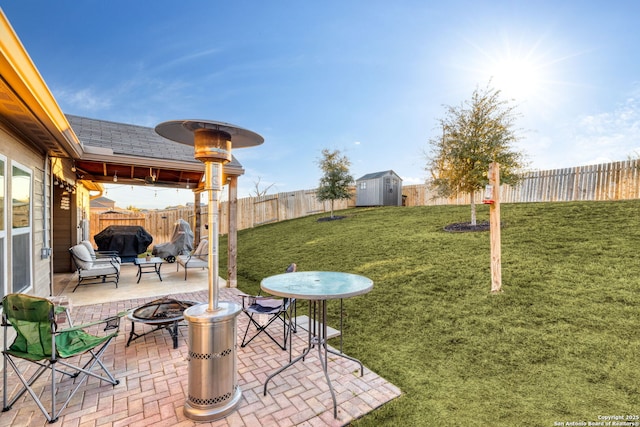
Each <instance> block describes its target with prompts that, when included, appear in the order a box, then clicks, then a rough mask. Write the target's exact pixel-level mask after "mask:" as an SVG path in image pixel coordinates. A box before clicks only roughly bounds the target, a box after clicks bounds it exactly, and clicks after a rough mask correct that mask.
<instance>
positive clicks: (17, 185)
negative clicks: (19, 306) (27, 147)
mask: <svg viewBox="0 0 640 427" xmlns="http://www.w3.org/2000/svg"><path fill="white" fill-rule="evenodd" d="M32 187H33V177H32V174H31V171H30V170H29V169H27V168H26V167H24V166H21V165H19V164H17V163H13V164H12V168H11V252H12V254H13V256H12V257H11V260H12V261H11V267H12V268H11V271H12V280H11V282H12V284H13V285H12V290H11V292H24V290H25V289H27V288H29V287H31V262H32V260H31V241H32V227H31V222H32V219H31V211H32V207H31V204H32V197H31V189H32Z"/></svg>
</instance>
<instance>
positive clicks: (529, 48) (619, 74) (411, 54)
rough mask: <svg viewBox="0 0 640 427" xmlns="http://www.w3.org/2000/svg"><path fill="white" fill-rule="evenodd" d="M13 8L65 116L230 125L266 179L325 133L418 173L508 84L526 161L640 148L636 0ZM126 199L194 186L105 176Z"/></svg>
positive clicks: (324, 139) (349, 150)
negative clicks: (470, 106) (447, 133)
mask: <svg viewBox="0 0 640 427" xmlns="http://www.w3.org/2000/svg"><path fill="white" fill-rule="evenodd" d="M2 3H4V4H2V9H3V11H4V13H5V15H6V16H7V17H8V19H9V21H10V22H11V24H12V26H13V27H14V30H15V31H16V33H17V34H18V36H19V37H20V39H21V40H22V42H23V44H24V45H25V48H26V49H27V51H28V52H29V54H30V55H31V58H32V60H33V61H34V63H35V64H36V66H37V67H38V69H39V70H40V73H41V74H42V76H43V78H44V80H45V81H46V82H47V84H48V86H49V88H50V90H51V92H52V93H53V95H54V96H55V98H56V99H57V100H58V103H59V105H60V107H61V109H62V111H64V112H65V113H69V114H75V115H80V116H86V117H91V118H96V119H102V120H112V121H117V122H123V123H131V124H136V125H142V126H149V127H155V125H157V124H158V123H160V122H163V121H166V120H176V119H187V118H189V119H196V118H197V119H209V120H218V121H225V122H230V123H234V124H236V125H239V126H241V127H244V128H247V129H250V130H252V131H254V132H257V133H259V134H260V135H262V136H263V137H264V138H265V143H264V144H263V145H262V146H260V147H253V148H247V149H240V150H236V151H234V155H235V156H236V157H237V158H238V160H239V161H240V162H241V163H242V164H243V166H244V167H245V170H246V174H245V175H244V176H243V177H241V178H240V191H239V195H240V197H244V196H248V195H249V194H251V192H252V191H253V190H254V188H255V185H256V183H258V182H259V186H260V188H261V189H264V188H266V187H267V186H270V189H269V193H277V192H285V191H292V190H301V189H312V188H315V187H316V186H317V183H318V180H319V178H320V175H321V172H320V169H319V168H318V166H317V161H318V159H319V158H320V152H321V150H322V149H323V148H329V149H338V150H341V151H342V152H343V153H344V154H345V155H346V156H347V157H348V158H349V159H350V161H351V163H352V165H351V173H352V175H353V176H354V178H358V177H360V176H362V175H364V174H366V173H371V172H377V171H383V170H388V169H393V170H394V171H395V172H396V173H398V174H399V175H400V176H401V177H402V178H403V183H404V184H405V185H406V184H416V183H423V182H424V181H425V179H426V177H427V172H426V171H425V170H424V164H425V157H424V153H425V152H428V151H429V149H430V147H429V144H428V140H429V138H431V137H433V136H435V135H438V134H439V132H440V130H439V129H438V119H439V118H441V117H443V114H444V111H445V110H444V106H445V105H459V104H461V103H462V102H463V101H465V100H467V99H469V98H470V96H471V94H472V92H473V90H474V89H475V88H476V87H478V86H480V87H484V86H486V84H487V83H488V82H489V79H492V86H494V87H496V88H497V89H501V90H502V91H503V94H504V96H505V98H507V97H508V98H511V97H513V98H514V99H515V101H516V104H518V111H519V112H520V113H521V114H522V118H521V119H520V121H519V123H518V127H519V128H522V129H523V130H524V132H523V133H522V139H521V141H520V142H519V144H518V145H517V149H519V150H521V151H523V152H524V153H525V155H526V156H527V159H528V161H529V168H530V169H554V168H563V167H571V166H579V165H586V164H593V163H603V162H608V161H617V160H626V159H627V158H628V157H629V156H638V155H639V154H640V101H639V96H640V75H639V73H640V71H639V70H640V66H639V65H638V58H639V57H640V56H639V55H638V49H639V48H638V46H640V30H638V29H637V28H638V27H637V19H638V17H639V16H640V2H637V1H619V0H612V1H608V2H605V1H594V0H591V1H589V0H576V1H562V0H554V1H545V0H540V1H535V2H532V1H478V0H474V1H457V0H452V1H446V2H435V1H433V2H432V1H426V0H422V1H407V0H397V1H388V0H385V1H376V0H373V1H355V0H353V1H332V0H328V1H322V2H311V1H290V0H282V1H280V0H274V1H242V0H241V1H233V2H221V1H206V0H201V1H191V0H182V1H180V2H177V1H175V0H171V1H168V0H154V1H143V0H139V1H131V0H127V1H123V0H109V1H104V0H82V1H77V0H57V1H50V0H40V1H36V0H20V1H4V2H2ZM106 196H107V197H109V198H111V199H114V200H116V202H117V204H118V206H121V207H124V206H128V205H131V204H133V205H135V206H138V207H150V208H154V207H157V208H162V207H164V206H167V205H171V204H176V203H186V202H192V201H193V196H192V195H191V193H190V192H187V191H184V192H183V191H180V192H176V190H157V191H156V190H153V189H149V188H146V187H139V188H136V190H135V191H132V190H131V188H130V187H125V186H121V187H115V188H109V189H108V192H107V194H106Z"/></svg>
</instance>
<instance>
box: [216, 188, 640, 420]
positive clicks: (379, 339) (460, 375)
mask: <svg viewBox="0 0 640 427" xmlns="http://www.w3.org/2000/svg"><path fill="white" fill-rule="evenodd" d="M501 210H502V223H503V225H504V227H503V229H502V283H503V290H504V292H503V293H501V294H497V295H492V294H490V285H491V283H490V281H491V279H490V264H489V256H490V254H489V234H488V233H487V232H483V233H447V232H444V231H443V227H444V226H445V225H447V224H449V223H453V222H464V221H468V218H469V207H468V206H433V207H388V208H366V209H365V208H358V209H350V210H346V211H341V212H337V214H338V215H346V216H347V218H345V219H342V220H339V221H329V222H317V219H318V218H319V217H318V216H313V217H306V218H300V219H296V220H291V221H285V222H280V223H276V224H269V225H264V226H261V227H257V228H254V229H249V230H243V231H241V232H240V233H239V235H238V283H239V287H240V289H242V290H243V291H245V292H257V291H258V289H259V283H260V280H261V279H262V278H264V277H266V276H269V275H272V274H277V273H281V272H283V271H284V268H285V267H286V266H287V265H288V264H289V263H290V262H296V263H297V264H298V267H299V270H335V271H345V272H352V273H357V274H362V275H365V276H367V277H369V278H371V279H373V281H374V289H373V290H372V291H371V292H370V293H369V294H367V295H364V296H360V297H356V298H351V299H348V300H345V302H344V309H345V325H344V337H345V340H344V349H345V351H346V353H347V354H349V355H352V356H354V357H356V358H359V359H360V360H362V362H363V363H364V364H365V366H367V367H368V368H370V369H372V370H373V371H374V372H376V373H378V374H380V375H381V376H382V377H384V378H386V379H387V380H389V381H391V382H392V383H393V384H395V385H397V386H398V387H400V389H401V390H402V392H403V395H402V396H401V397H400V398H398V399H395V400H394V401H392V402H390V403H388V404H386V405H384V406H383V407H381V408H380V409H378V410H376V411H374V412H372V413H370V414H368V415H367V416H365V417H364V418H362V419H360V420H358V421H356V422H355V425H358V426H380V425H388V426H396V425H406V426H409V425H411V426H443V425H447V426H476V425H478V426H515V425H527V426H545V427H546V426H551V425H553V423H554V422H556V421H557V422H567V421H581V420H582V421H597V419H598V418H597V417H598V415H611V414H638V412H639V410H640V201H637V200H634V201H621V202H579V203H535V204H534V203H531V204H510V205H502V209H501ZM478 219H479V220H487V219H488V208H487V207H486V206H480V207H479V218H478ZM220 243H221V245H220V252H221V265H226V239H225V238H224V237H223V238H221V241H220ZM222 270H224V269H222V268H221V271H222ZM329 306H330V307H329V308H330V310H331V313H330V315H331V316H333V318H334V319H336V318H337V316H338V312H337V309H338V304H337V303H336V304H329Z"/></svg>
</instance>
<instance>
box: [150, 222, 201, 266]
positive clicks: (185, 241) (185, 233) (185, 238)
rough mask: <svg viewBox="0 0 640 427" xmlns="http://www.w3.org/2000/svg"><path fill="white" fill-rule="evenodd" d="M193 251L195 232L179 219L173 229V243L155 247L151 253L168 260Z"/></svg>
mask: <svg viewBox="0 0 640 427" xmlns="http://www.w3.org/2000/svg"><path fill="white" fill-rule="evenodd" d="M192 250H193V231H191V226H190V225H189V223H188V222H187V221H185V220H184V219H179V220H178V221H177V222H176V225H175V227H174V229H173V235H172V236H171V241H170V242H167V243H160V244H158V245H155V246H154V247H153V251H152V252H151V253H152V254H153V255H155V256H157V257H160V258H167V257H169V256H174V257H175V256H176V255H184V254H188V253H189V252H191V251H192Z"/></svg>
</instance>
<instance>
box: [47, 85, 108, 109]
mask: <svg viewBox="0 0 640 427" xmlns="http://www.w3.org/2000/svg"><path fill="white" fill-rule="evenodd" d="M55 94H56V95H55V96H56V99H57V100H58V101H59V102H60V101H61V104H62V105H63V110H66V108H64V104H67V105H69V106H71V107H74V108H72V109H80V110H82V111H99V110H103V109H107V108H109V107H110V106H111V104H112V102H111V99H110V98H109V97H108V96H106V95H105V94H104V93H101V94H97V93H95V91H94V90H93V89H91V88H85V89H80V90H69V89H64V88H63V89H57V90H56V91H55Z"/></svg>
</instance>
